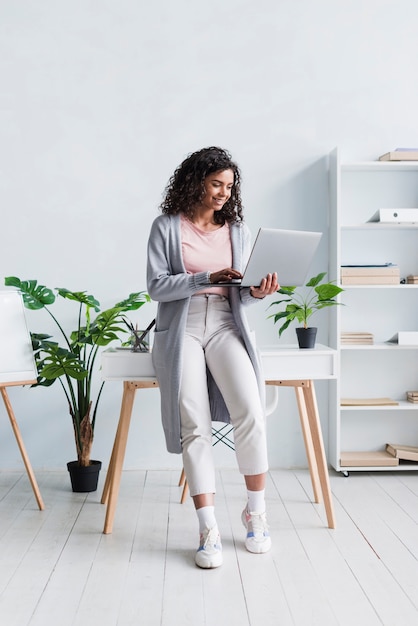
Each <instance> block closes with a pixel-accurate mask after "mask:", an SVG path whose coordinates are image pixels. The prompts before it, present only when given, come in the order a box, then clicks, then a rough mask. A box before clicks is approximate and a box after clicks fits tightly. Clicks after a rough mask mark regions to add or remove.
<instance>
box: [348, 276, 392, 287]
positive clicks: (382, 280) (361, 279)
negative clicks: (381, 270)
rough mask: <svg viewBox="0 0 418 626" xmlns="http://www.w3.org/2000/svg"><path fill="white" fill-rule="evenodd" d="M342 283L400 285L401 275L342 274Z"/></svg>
mask: <svg viewBox="0 0 418 626" xmlns="http://www.w3.org/2000/svg"><path fill="white" fill-rule="evenodd" d="M340 282H341V285H399V284H400V276H399V275H394V276H391V275H390V274H389V275H388V276H383V275H380V276H376V275H373V274H372V275H369V274H364V275H363V276H341V280H340Z"/></svg>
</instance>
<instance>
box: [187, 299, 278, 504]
mask: <svg viewBox="0 0 418 626" xmlns="http://www.w3.org/2000/svg"><path fill="white" fill-rule="evenodd" d="M183 351H184V352H183V354H184V357H183V367H182V377H181V386H180V415H181V442H182V448H183V464H184V470H185V473H186V477H187V482H188V484H189V489H190V494H191V495H192V496H195V495H198V494H202V493H215V491H216V487H215V467H214V459H213V450H212V417H211V412H210V406H209V397H208V387H207V375H206V367H207V368H208V369H209V370H210V372H211V374H212V376H213V378H214V380H215V382H216V384H217V386H218V387H219V389H220V391H221V393H222V396H223V398H224V400H225V404H226V406H227V408H228V411H229V414H230V417H231V424H232V425H233V426H234V441H235V451H236V457H237V462H238V467H239V471H240V472H241V474H244V475H245V476H252V475H256V474H263V473H264V472H266V471H267V469H268V461H267V442H266V427H265V415H264V410H263V407H262V404H261V400H260V395H259V390H258V385H257V379H256V376H255V373H254V369H253V367H252V364H251V361H250V358H249V356H248V354H247V351H246V349H245V347H244V343H243V341H242V339H241V337H240V335H239V333H238V330H237V327H236V324H235V322H234V319H233V316H232V313H231V309H230V306H229V300H228V299H227V298H225V297H223V296H219V295H198V296H193V297H192V298H191V301H190V308H189V315H188V320H187V328H186V334H185V338H184V348H183Z"/></svg>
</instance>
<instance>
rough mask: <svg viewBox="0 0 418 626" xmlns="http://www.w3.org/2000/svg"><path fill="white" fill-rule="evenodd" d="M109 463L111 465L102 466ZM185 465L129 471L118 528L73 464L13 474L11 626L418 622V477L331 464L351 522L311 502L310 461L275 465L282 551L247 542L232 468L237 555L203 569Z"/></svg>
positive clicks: (3, 575) (0, 478)
mask: <svg viewBox="0 0 418 626" xmlns="http://www.w3.org/2000/svg"><path fill="white" fill-rule="evenodd" d="M102 474H104V473H103V472H102ZM178 478H179V475H178V472H177V471H150V472H145V471H135V472H124V473H123V476H122V483H121V492H120V497H119V504H118V509H117V512H116V517H115V524H114V529H113V533H112V534H111V535H103V534H102V529H103V522H104V514H105V508H104V506H103V505H101V504H100V495H101V487H102V485H103V480H104V475H103V476H101V483H100V485H99V490H98V491H97V492H94V493H90V494H74V493H72V492H71V490H70V486H69V477H68V473H67V472H64V471H63V472H37V479H38V482H39V486H40V489H41V492H42V496H43V499H44V501H45V505H46V510H45V511H42V512H41V511H39V510H38V509H37V507H36V502H35V499H34V497H33V493H32V491H31V488H30V485H29V482H28V479H27V477H26V474H24V473H7V472H6V473H0V624H1V625H2V626H70V625H71V626H81V625H83V626H84V625H86V624H88V626H99V625H100V626H187V625H190V626H200V625H202V626H203V625H205V626H223V625H227V626H287V625H292V626H295V625H296V626H311V625H318V626H331V625H332V626H337V625H338V626H339V625H343V626H363V625H364V626H374V625H381V624H383V625H384V626H406V625H409V624H417V623H418V476H417V474H416V473H406V472H405V473H403V472H396V473H393V474H391V473H389V472H387V473H386V472H385V473H378V472H375V473H370V474H369V473H359V474H356V473H352V474H351V475H350V477H348V478H344V477H343V476H341V475H338V474H335V473H331V487H332V492H333V497H334V506H335V509H336V518H337V528H336V529H335V530H330V529H328V528H327V526H326V518H325V512H324V509H323V507H322V505H318V504H313V503H312V502H311V495H312V489H311V483H310V478H309V473H308V472H307V471H305V470H300V471H292V470H274V471H271V472H270V474H269V482H268V489H267V500H268V519H269V524H270V528H271V534H272V539H273V548H272V550H271V552H269V553H268V554H265V555H252V554H249V553H248V552H246V550H245V548H244V546H243V540H244V532H243V531H244V529H243V527H242V525H241V521H240V515H241V510H242V508H243V505H244V500H245V492H244V488H243V482H242V478H241V476H240V475H239V474H238V472H236V471H234V470H221V471H219V472H218V494H217V507H216V511H217V519H218V524H219V527H220V529H221V532H222V541H223V545H224V564H223V566H222V567H221V568H219V569H216V570H210V571H205V570H200V569H198V568H197V567H196V566H195V565H194V561H193V557H194V551H195V549H196V545H197V534H198V533H197V521H196V516H195V513H194V510H193V507H192V502H191V501H190V499H188V501H187V502H186V503H185V504H184V505H181V504H179V496H180V489H179V487H178V486H177V482H178Z"/></svg>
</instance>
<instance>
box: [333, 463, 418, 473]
mask: <svg viewBox="0 0 418 626" xmlns="http://www.w3.org/2000/svg"><path fill="white" fill-rule="evenodd" d="M417 470H418V463H402V465H384V466H381V465H366V466H360V465H358V466H353V467H352V466H350V465H340V469H339V470H338V471H340V472H410V471H417Z"/></svg>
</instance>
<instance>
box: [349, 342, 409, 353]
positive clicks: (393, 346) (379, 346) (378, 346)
mask: <svg viewBox="0 0 418 626" xmlns="http://www.w3.org/2000/svg"><path fill="white" fill-rule="evenodd" d="M340 349H341V350H344V351H345V350H355V351H358V350H372V351H374V350H418V345H416V346H409V345H402V344H401V345H399V344H397V343H371V344H365V343H364V344H347V343H345V344H341V345H340Z"/></svg>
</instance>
